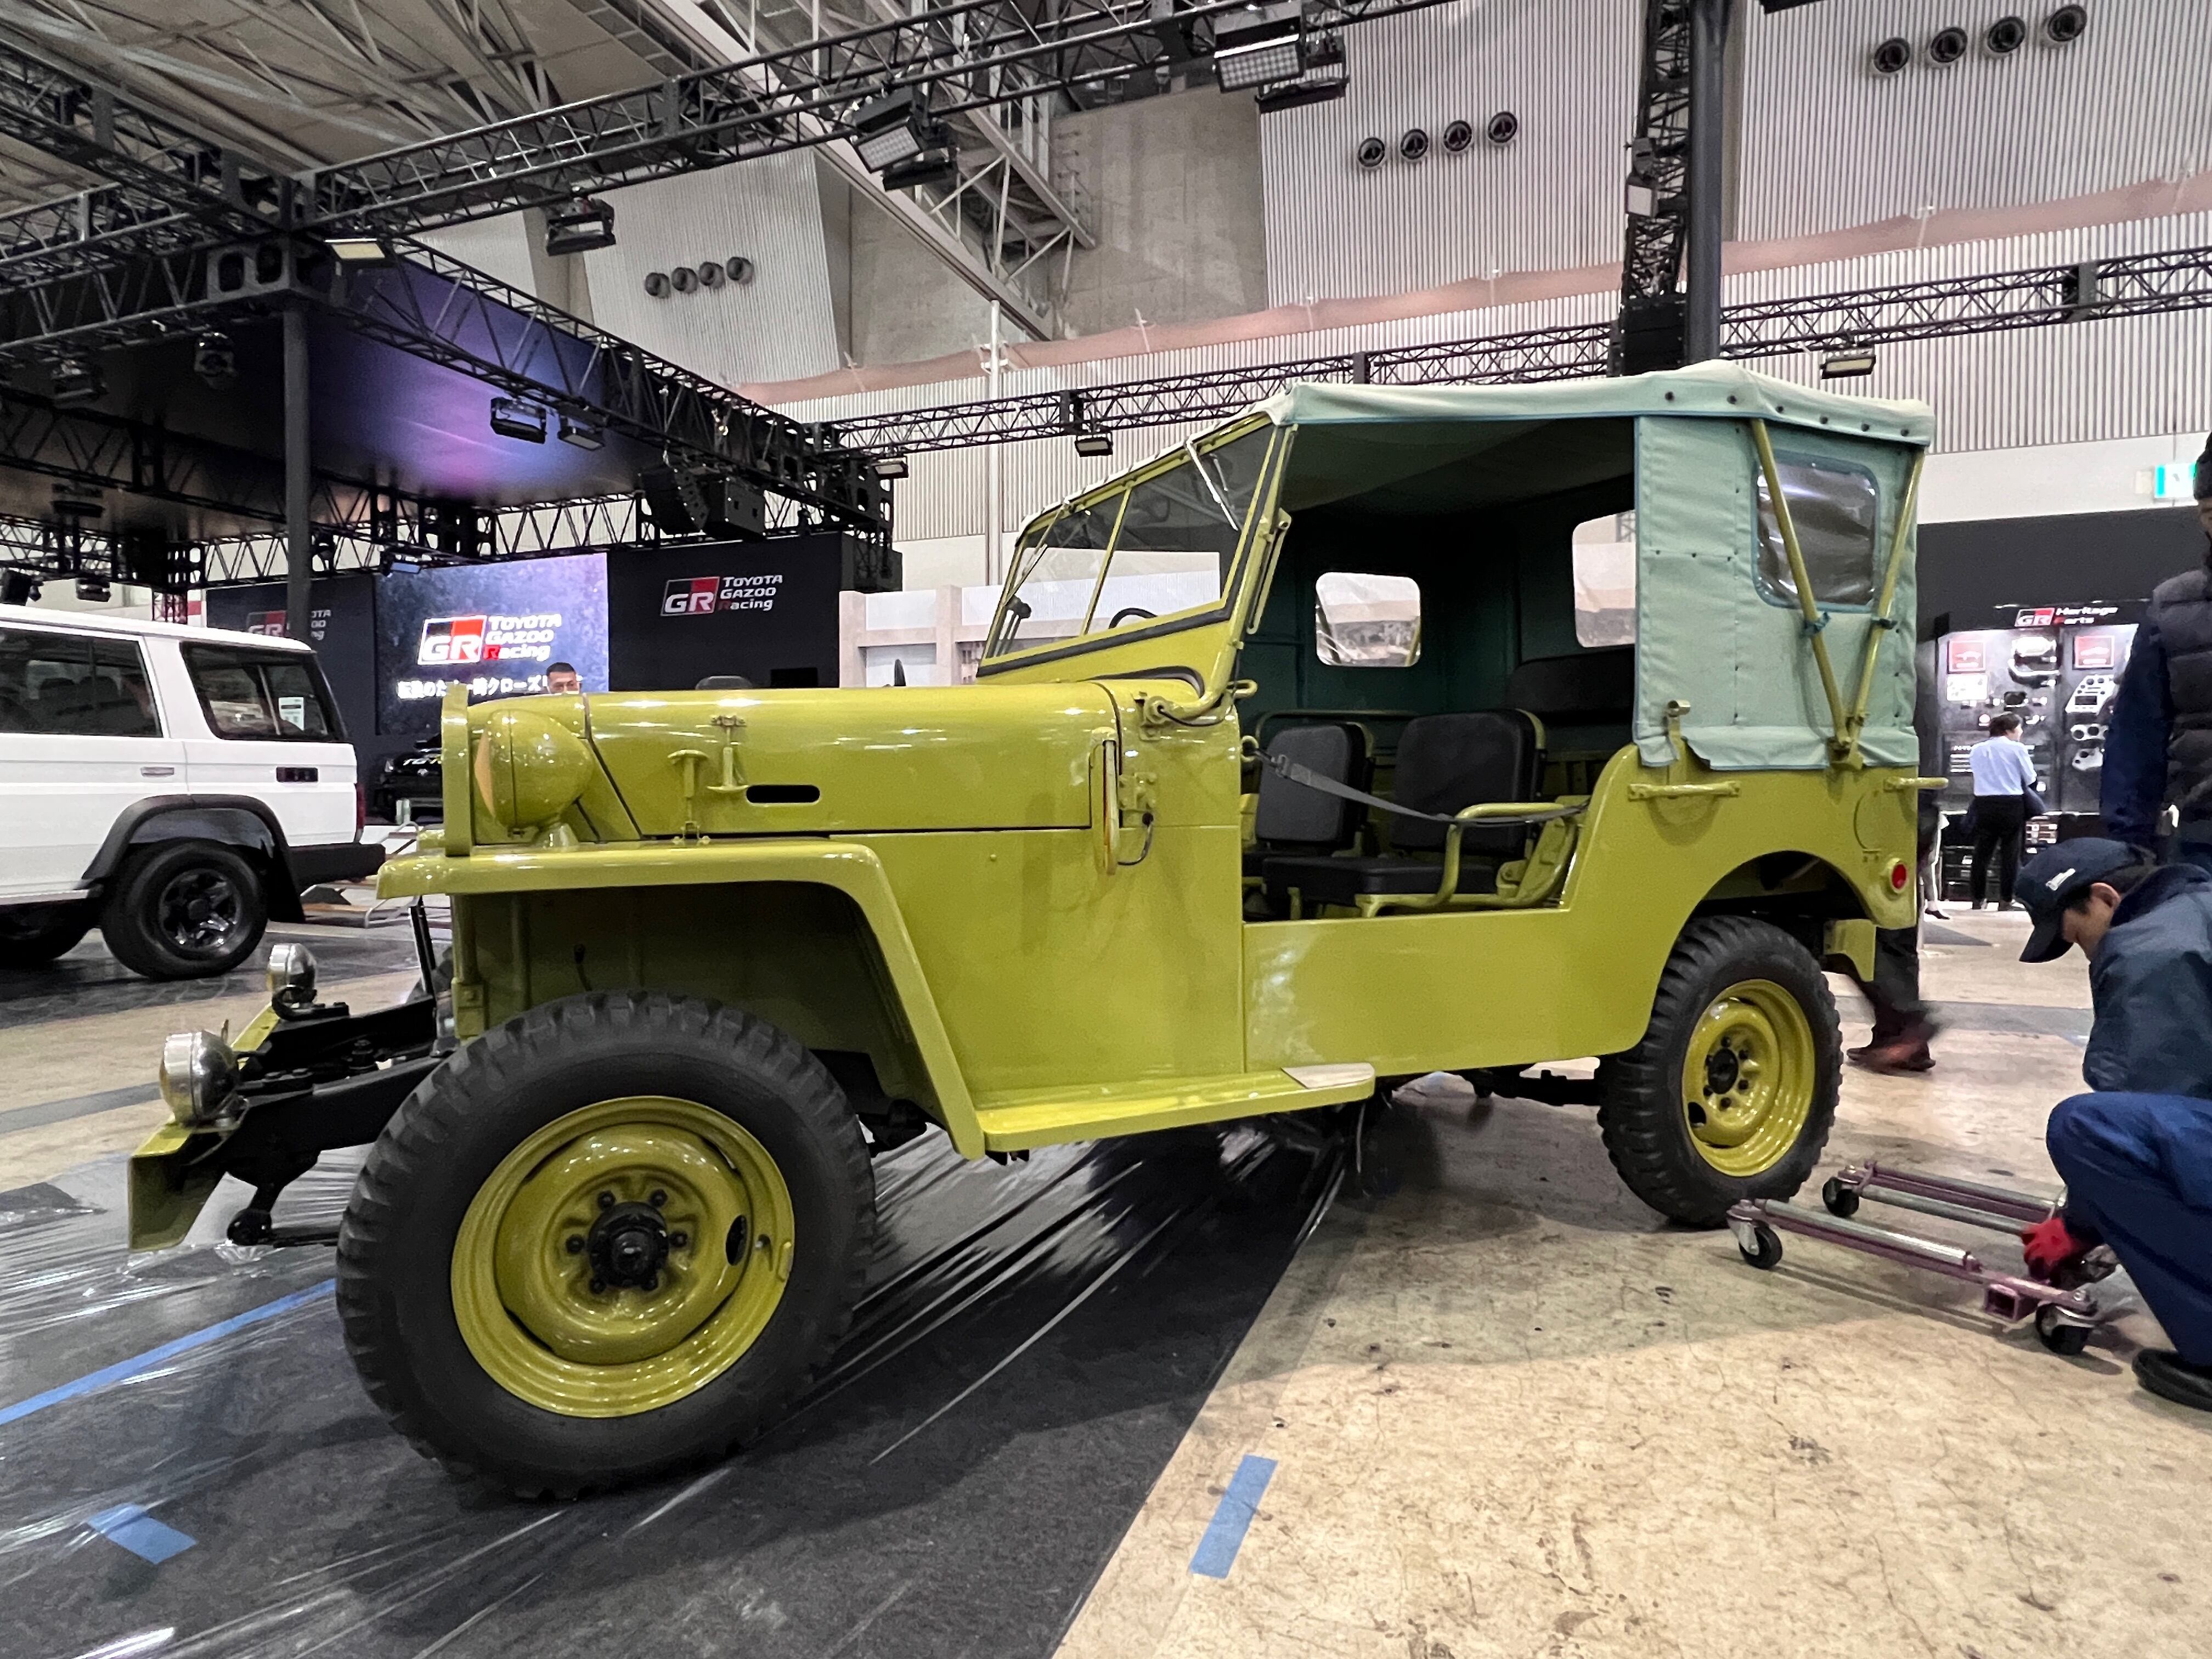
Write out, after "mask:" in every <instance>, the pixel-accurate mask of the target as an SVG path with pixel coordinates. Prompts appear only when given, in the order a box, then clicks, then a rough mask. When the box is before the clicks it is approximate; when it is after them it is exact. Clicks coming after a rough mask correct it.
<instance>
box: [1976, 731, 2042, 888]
mask: <svg viewBox="0 0 2212 1659" xmlns="http://www.w3.org/2000/svg"><path fill="white" fill-rule="evenodd" d="M1966 759H1967V763H1968V764H1969V765H1971V766H1972V768H1973V769H1974V815H1973V817H1974V908H1976V909H1977V910H1978V909H1980V908H1982V903H1983V900H1984V897H1985V896H1986V895H1987V892H1988V884H1989V872H1990V854H1991V853H1993V852H1994V853H1995V854H1996V855H1997V900H1998V903H1997V908H1998V909H2000V910H2009V909H2011V908H2012V893H2013V882H2014V880H2015V878H2016V877H2017V876H2018V874H2019V872H2020V839H2021V831H2022V830H2023V829H2026V828H2027V817H2028V813H2027V792H2028V791H2029V790H2031V789H2033V788H2034V787H2035V760H2034V757H2033V756H2031V755H2030V754H2029V753H2028V752H2027V744H2024V743H2022V742H2021V740H2020V716H2019V715H2017V714H1997V715H1994V716H1992V717H1991V718H1990V734H1989V736H1988V737H1986V738H1984V739H1983V740H1982V741H1981V742H1979V743H1978V744H1975V745H1974V746H1973V748H1972V749H1971V750H1968V751H1967V755H1966Z"/></svg>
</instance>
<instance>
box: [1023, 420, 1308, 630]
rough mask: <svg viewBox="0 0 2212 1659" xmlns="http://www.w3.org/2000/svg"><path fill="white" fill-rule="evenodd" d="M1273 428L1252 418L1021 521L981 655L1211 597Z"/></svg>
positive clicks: (1227, 565) (1220, 590)
mask: <svg viewBox="0 0 2212 1659" xmlns="http://www.w3.org/2000/svg"><path fill="white" fill-rule="evenodd" d="M1273 435H1274V428H1273V427H1272V426H1260V427H1256V428H1253V429H1252V430H1251V431H1249V432H1246V433H1243V434H1242V435H1239V436H1237V437H1234V438H1231V439H1230V440H1228V441H1226V442H1220V441H1213V442H1211V443H1209V442H1207V441H1204V440H1200V441H1196V442H1194V443H1189V444H1186V445H1184V446H1183V448H1182V453H1181V455H1180V456H1178V457H1177V458H1176V460H1175V461H1174V462H1173V463H1172V464H1171V465H1169V466H1168V467H1166V468H1165V469H1164V470H1163V471H1155V472H1151V473H1148V474H1146V475H1142V476H1140V477H1139V481H1138V482H1137V483H1133V484H1130V485H1127V487H1125V488H1122V489H1115V490H1114V491H1113V492H1112V493H1111V494H1109V495H1102V496H1100V497H1098V498H1097V500H1095V501H1091V502H1089V503H1087V504H1086V505H1084V506H1082V507H1062V508H1060V510H1059V511H1057V512H1055V513H1051V514H1049V515H1048V516H1047V517H1045V518H1042V519H1040V520H1038V521H1037V522H1036V524H1034V525H1032V526H1030V528H1029V530H1028V531H1027V532H1024V535H1023V537H1022V540H1021V544H1020V545H1019V546H1018V548H1017V549H1016V550H1015V553H1014V570H1013V580H1012V592H1011V593H1010V595H1009V597H1008V599H1007V600H1006V606H1005V608H1004V610H1003V611H1000V616H999V623H998V627H997V628H996V629H995V630H994V632H993V634H992V636H991V642H990V645H989V647H987V649H986V651H985V653H984V654H985V655H986V656H998V655H1000V654H1002V653H1006V652H1008V651H1018V650H1025V649H1027V648H1029V647H1032V646H1038V645H1045V644H1049V643H1051V642H1052V641H1055V640H1066V639H1073V638H1076V637H1078V636H1079V635H1085V634H1097V633H1110V632H1112V631H1113V630H1114V629H1117V628H1135V627H1139V626H1142V625H1143V624H1144V623H1147V622H1151V621H1153V620H1155V619H1157V618H1158V617H1170V616H1176V615H1180V614H1182V613H1183V612H1186V611H1204V610H1206V609H1208V608H1210V607H1211V606H1212V605H1217V604H1218V603H1219V602H1220V599H1221V597H1222V595H1223V594H1224V593H1225V592H1227V591H1228V585H1229V578H1230V574H1231V571H1232V570H1233V569H1234V568H1235V566H1236V562H1237V547H1238V545H1239V544H1241V543H1242V541H1243V533H1244V524H1245V520H1246V519H1247V518H1248V517H1249V515H1250V512H1251V507H1252V497H1253V494H1254V492H1255V490H1257V489H1258V488H1259V484H1260V477H1261V472H1262V471H1264V470H1265V468H1266V464H1267V447H1268V444H1269V442H1270V441H1271V440H1272V438H1273Z"/></svg>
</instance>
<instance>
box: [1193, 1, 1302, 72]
mask: <svg viewBox="0 0 2212 1659" xmlns="http://www.w3.org/2000/svg"><path fill="white" fill-rule="evenodd" d="M1304 30H1305V25H1304V21H1303V20H1302V19H1301V18H1300V17H1299V16H1298V14H1297V8H1295V7H1290V8H1286V9H1284V11H1282V12H1281V13H1279V15H1275V16H1273V17H1262V18H1261V19H1259V20H1258V21H1255V22H1249V23H1241V24H1234V25H1228V26H1222V25H1217V26H1216V27H1215V28H1214V31H1213V75H1214V79H1215V80H1217V81H1218V82H1220V85H1221V89H1222V91H1224V92H1247V91H1249V90H1250V89H1251V88H1255V87H1264V86H1266V85H1267V84H1268V83H1269V82H1273V81H1295V80H1296V79H1297V77H1298V76H1299V75H1300V74H1302V73H1303V72H1304V70H1305V67H1306V51H1305V42H1304V38H1303V36H1304Z"/></svg>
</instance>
